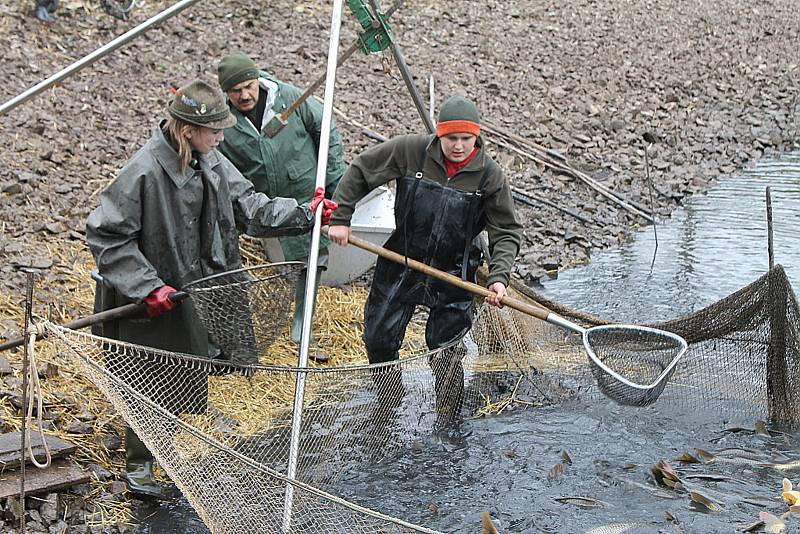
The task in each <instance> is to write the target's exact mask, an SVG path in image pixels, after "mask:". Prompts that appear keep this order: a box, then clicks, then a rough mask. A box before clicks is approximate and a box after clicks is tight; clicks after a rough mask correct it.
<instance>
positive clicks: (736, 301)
mask: <svg viewBox="0 0 800 534" xmlns="http://www.w3.org/2000/svg"><path fill="white" fill-rule="evenodd" d="M521 297H525V294H522V295H521ZM248 303H249V306H248V308H249V310H250V312H251V313H252V314H253V315H254V316H256V315H261V314H269V313H270V310H269V309H267V310H263V309H256V308H254V306H253V303H254V301H252V300H250V301H248ZM545 304H546V305H551V307H554V306H552V303H545ZM554 311H557V312H558V313H559V314H562V315H563V316H565V317H569V318H571V319H574V320H576V321H580V322H582V323H583V324H585V325H587V326H591V325H593V324H598V323H600V322H602V321H599V320H598V319H597V318H592V317H589V316H585V315H582V314H579V313H577V312H574V310H573V311H571V310H568V309H564V308H563V307H561V308H559V309H555V310H554ZM276 315H277V314H274V313H273V314H272V317H273V318H274V317H275V316H276ZM290 317H291V316H290V313H289V311H287V312H286V313H284V314H281V315H280V316H279V317H278V318H277V319H275V320H276V321H279V322H281V323H282V325H283V326H282V329H281V334H280V336H278V341H279V340H280V338H281V336H286V335H288V330H289V328H288V323H289V321H290ZM799 325H800V317H799V314H798V304H797V300H796V298H795V296H794V293H793V292H792V289H791V287H790V286H789V283H788V280H787V279H786V275H785V274H784V272H783V270H782V269H781V268H780V267H776V268H775V269H773V270H772V271H771V272H770V273H768V274H767V275H765V276H763V277H762V278H760V279H759V280H757V281H755V282H753V283H752V284H750V285H749V286H747V287H745V288H743V289H742V290H740V291H739V292H737V293H735V294H733V295H731V296H729V297H727V298H726V299H723V300H722V301H720V302H718V303H716V304H714V305H712V306H710V307H708V308H706V309H704V310H701V311H699V312H697V313H694V314H692V315H690V316H687V317H683V318H680V319H676V320H674V321H669V322H666V323H661V324H659V325H653V326H655V327H657V328H660V329H664V330H667V331H671V332H674V333H676V334H679V335H680V336H682V337H684V338H685V339H687V340H688V341H689V349H688V351H687V352H686V354H685V355H684V356H683V358H682V359H681V360H680V362H679V363H678V365H677V366H676V367H675V370H674V373H673V374H672V376H671V378H670V380H669V381H668V383H667V385H666V388H665V389H664V391H663V393H662V395H661V397H660V398H659V400H658V401H656V402H655V404H654V405H653V407H651V408H648V409H654V408H655V409H661V408H664V409H669V407H670V406H671V405H672V404H674V403H677V404H682V405H691V406H697V407H702V408H703V409H705V410H706V411H707V413H709V414H710V415H709V416H711V414H713V413H719V414H720V416H721V417H722V416H724V415H726V414H729V413H731V412H735V413H736V414H737V415H739V416H741V417H743V418H750V419H751V420H752V418H767V417H769V418H771V419H773V420H775V421H782V422H785V423H788V424H793V425H796V424H798V423H800V411H798V406H800V402H798V401H799V400H800V365H799V364H800V352H799V347H798V339H800V338H799V337H798V326H799ZM46 328H47V330H48V332H49V334H50V337H51V339H55V342H56V343H57V344H58V345H59V347H60V350H61V352H62V353H63V354H65V355H67V356H69V357H70V358H72V359H73V360H74V361H75V362H77V365H79V366H80V368H81V369H82V371H83V372H84V373H85V374H86V375H87V376H88V377H90V379H91V380H92V381H93V382H94V383H95V384H96V385H97V386H98V387H99V388H100V389H101V390H102V391H103V392H104V394H105V395H106V396H107V397H108V398H109V399H110V401H111V402H112V403H113V405H114V407H115V408H116V409H117V410H118V412H119V413H120V414H121V415H122V416H123V417H124V418H125V420H126V421H127V422H128V423H129V424H130V426H131V427H132V428H133V430H134V431H135V432H136V433H137V434H138V435H139V436H140V437H141V438H142V440H143V441H144V442H145V444H146V445H147V446H148V448H150V450H151V451H153V453H154V454H155V456H156V458H157V459H158V461H159V464H160V465H161V466H162V467H163V468H164V469H165V471H166V473H167V474H168V475H169V477H170V478H171V479H172V480H173V481H174V482H175V483H176V485H177V486H178V487H179V488H180V490H181V491H182V492H183V493H184V495H185V496H186V497H187V499H188V500H189V502H190V503H191V505H192V506H193V507H194V508H195V509H196V510H197V512H198V514H199V516H200V517H201V518H202V519H203V521H204V522H205V523H206V524H207V525H208V527H209V528H210V529H211V531H212V532H215V533H236V534H240V533H249V532H253V533H255V532H280V531H281V525H283V524H285V523H284V522H285V520H286V517H287V510H284V502H285V493H286V487H287V484H291V485H292V486H293V488H294V500H293V506H292V509H291V510H290V514H289V517H290V518H291V519H290V523H289V524H290V528H289V531H291V532H304V533H305V532H319V533H337V532H342V533H344V532H347V533H353V532H358V533H361V532H364V533H373V532H374V533H378V532H434V531H433V530H430V529H427V528H425V527H424V526H420V525H413V524H410V523H406V522H404V521H403V520H402V518H396V517H389V516H386V515H383V514H381V513H380V512H379V511H372V510H368V509H365V508H362V507H360V506H358V505H357V504H355V503H353V502H349V501H347V500H345V499H342V498H340V497H337V496H336V495H332V494H330V493H327V492H326V491H325V490H326V488H330V487H332V485H333V484H334V483H335V482H336V481H337V480H339V479H340V477H341V476H342V474H343V472H344V470H346V469H348V468H352V467H353V459H354V458H355V459H358V460H359V461H362V462H379V461H384V460H386V459H387V458H388V457H390V456H391V455H392V453H393V452H396V451H398V450H399V449H402V448H409V447H413V446H414V443H415V442H418V441H421V440H422V438H424V437H425V436H426V435H429V434H430V433H431V432H434V431H436V430H437V429H438V428H442V427H444V426H446V425H448V424H450V423H451V422H452V421H453V420H454V419H458V418H463V417H474V416H480V415H481V414H486V413H496V412H498V411H502V410H503V409H504V407H506V406H508V405H510V404H515V403H516V404H521V405H524V406H527V407H535V406H540V405H543V404H547V403H557V402H562V401H564V400H565V399H567V398H570V397H573V396H577V395H579V396H595V395H598V396H599V392H598V389H597V386H596V382H595V379H594V377H593V375H592V373H591V371H590V366H589V365H588V363H587V357H586V355H585V352H584V350H583V346H582V344H581V339H580V336H576V335H567V334H565V333H564V331H563V330H561V329H559V328H557V327H554V326H551V325H549V324H547V323H544V322H542V321H540V320H537V319H534V318H532V317H528V316H524V315H522V314H520V313H518V312H515V311H512V310H509V309H502V310H498V309H495V308H490V307H482V308H481V309H480V310H479V313H478V315H477V318H476V322H475V324H474V326H473V328H472V330H471V332H470V333H469V334H468V335H467V336H466V337H465V338H464V339H463V340H461V341H460V342H457V343H455V344H453V345H451V346H449V347H445V348H443V349H440V350H436V351H416V352H413V353H412V354H411V355H410V356H409V357H406V358H403V359H402V360H400V361H398V362H392V363H388V364H381V365H375V366H369V365H361V366H348V367H327V368H325V367H320V368H309V369H296V368H289V367H284V366H274V365H269V364H268V363H269V361H270V352H271V350H272V349H271V346H270V345H269V344H267V345H265V348H264V350H263V352H262V353H260V354H259V361H260V363H258V364H249V365H245V364H241V363H223V364H220V363H218V362H216V363H212V362H209V361H208V360H204V359H200V358H196V357H191V356H187V355H183V354H176V353H170V352H164V351H158V350H154V349H149V348H146V347H141V346H136V345H131V344H126V343H121V342H117V341H113V340H109V339H105V338H101V337H96V336H93V335H90V334H86V333H81V332H75V331H71V330H66V329H62V328H60V327H58V326H55V325H52V324H47V325H46ZM244 328H245V329H248V335H249V332H250V331H252V328H251V326H250V324H249V323H248V325H246V326H245V327H244ZM209 330H210V331H214V330H213V327H209ZM276 342H277V341H276ZM143 370H145V371H147V372H143ZM297 373H306V394H305V398H304V400H303V414H302V425H301V433H300V444H299V452H298V463H297V476H296V480H288V479H287V478H286V476H285V473H286V467H287V465H288V460H289V442H290V428H291V418H292V413H291V411H292V404H291V401H290V402H285V401H280V400H278V399H277V395H276V394H275V392H276V391H277V390H278V389H280V388H293V387H294V384H295V381H296V377H297ZM153 377H157V382H156V383H154V382H153V380H154V378H153ZM462 384H463V387H462ZM631 409H632V410H635V409H637V408H631ZM387 491H388V490H387Z"/></svg>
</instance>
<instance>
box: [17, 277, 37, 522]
mask: <svg viewBox="0 0 800 534" xmlns="http://www.w3.org/2000/svg"><path fill="white" fill-rule="evenodd" d="M27 274H28V280H27V287H26V290H25V328H24V329H23V335H24V336H25V340H26V343H25V347H24V348H23V351H22V408H21V409H22V422H21V425H20V438H19V441H20V450H19V454H20V456H19V457H20V462H19V509H20V515H19V531H20V532H21V533H22V534H25V450H26V449H27V448H28V447H27V438H28V428H27V418H26V413H25V409H26V407H27V406H28V366H29V361H28V358H29V356H30V355H29V354H28V343H27V339H28V335H29V331H30V328H31V322H32V321H33V284H34V274H33V272H32V271H28V273H27Z"/></svg>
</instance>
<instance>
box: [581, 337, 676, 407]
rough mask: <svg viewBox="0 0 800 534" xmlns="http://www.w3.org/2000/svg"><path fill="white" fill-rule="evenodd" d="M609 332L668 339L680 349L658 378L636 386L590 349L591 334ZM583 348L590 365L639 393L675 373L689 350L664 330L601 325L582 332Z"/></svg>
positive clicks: (652, 387)
mask: <svg viewBox="0 0 800 534" xmlns="http://www.w3.org/2000/svg"><path fill="white" fill-rule="evenodd" d="M611 330H626V331H635V332H646V333H648V334H652V335H655V336H660V337H664V338H669V339H670V340H672V341H674V342H675V343H676V345H677V346H678V347H680V349H679V350H678V353H677V355H676V356H675V357H674V358H673V359H672V360H671V361H670V363H669V364H668V365H667V366H666V367H665V368H664V370H663V371H662V372H661V374H660V375H659V376H658V378H656V379H655V380H654V381H653V382H651V383H650V384H637V383H636V382H632V381H630V380H628V379H627V378H625V377H624V376H622V375H620V374H619V373H618V372H616V371H614V370H613V369H611V368H610V367H609V366H608V365H606V364H605V363H604V362H603V361H602V360H601V359H600V358H598V357H597V354H595V351H594V349H593V348H592V345H591V343H590V342H589V337H590V336H591V335H592V334H593V333H597V332H601V331H611ZM583 346H584V348H585V349H586V353H587V354H588V355H589V359H590V360H591V362H592V364H594V365H596V366H597V367H599V368H600V369H601V370H602V371H603V372H605V373H606V374H608V375H610V376H611V377H612V378H613V379H614V380H616V381H618V382H620V383H621V384H624V385H625V386H627V387H629V388H634V389H637V390H641V391H648V390H653V389H655V388H657V387H659V386H660V385H661V384H662V383H663V382H665V381H666V380H667V379H668V378H669V377H670V375H672V373H673V372H674V371H675V367H676V366H677V365H678V362H679V361H680V359H681V358H682V357H683V355H684V354H685V353H686V349H688V348H689V345H688V343H687V342H686V340H685V339H683V338H682V337H681V336H679V335H677V334H673V333H672V332H667V331H666V330H659V329H657V328H650V327H649V326H635V325H601V326H595V327H592V328H589V329H587V330H584V332H583Z"/></svg>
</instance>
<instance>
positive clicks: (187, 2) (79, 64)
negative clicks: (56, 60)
mask: <svg viewBox="0 0 800 534" xmlns="http://www.w3.org/2000/svg"><path fill="white" fill-rule="evenodd" d="M199 1H200V0H182V1H181V2H178V3H177V4H175V5H173V6H172V7H170V8H167V9H165V10H164V11H162V12H161V13H159V14H157V15H155V16H153V17H150V18H149V19H147V20H146V21H144V22H143V23H141V24H139V25H138V26H136V27H135V28H132V29H130V30H128V31H127V32H125V33H123V34H122V35H120V36H119V37H117V38H116V39H114V40H113V41H111V42H110V43H108V44H106V45H103V46H101V47H100V48H98V49H97V50H95V51H94V52H92V53H90V54H87V55H86V56H84V57H83V58H82V59H79V60H78V61H76V62H75V63H73V64H72V65H70V66H69V67H67V68H65V69H62V70H60V71H58V72H57V73H55V74H53V75H52V76H50V77H49V78H47V79H46V80H44V81H41V82H39V83H38V84H36V85H34V86H33V87H31V88H30V89H28V90H27V91H24V92H22V93H20V94H19V95H17V96H15V97H14V98H12V99H11V100H9V101H7V102H5V103H4V104H2V105H0V115H4V114H6V113H8V112H9V111H11V110H12V109H14V108H15V107H17V106H19V105H20V104H22V103H23V102H26V101H28V100H30V99H31V98H33V97H34V96H36V95H38V94H39V93H41V92H43V91H45V90H47V89H49V88H50V87H52V86H53V85H55V84H57V83H58V82H60V81H61V80H63V79H65V78H68V77H69V76H71V75H73V74H75V73H76V72H78V71H79V70H81V69H83V68H84V67H88V66H89V65H91V64H92V63H94V62H95V61H97V60H98V59H101V58H104V57H105V56H107V55H108V54H110V53H111V52H113V51H114V50H116V49H117V48H119V47H120V46H122V45H124V44H126V43H127V42H128V41H131V40H132V39H134V38H136V37H138V36H139V35H141V34H143V33H145V32H146V31H147V30H149V29H150V28H151V27H153V26H155V25H156V24H159V23H161V22H163V21H165V20H167V19H169V18H171V17H174V16H175V15H177V14H178V13H180V12H181V11H183V10H184V9H186V8H187V7H191V6H192V5H193V4H196V3H197V2H199Z"/></svg>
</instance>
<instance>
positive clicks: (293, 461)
mask: <svg viewBox="0 0 800 534" xmlns="http://www.w3.org/2000/svg"><path fill="white" fill-rule="evenodd" d="M342 5H343V0H334V2H333V12H332V14H331V38H330V46H329V48H328V70H327V74H326V78H325V99H324V101H323V108H322V131H321V132H320V136H319V154H318V156H317V180H316V185H315V188H318V187H322V188H324V187H325V177H326V175H327V172H328V144H329V143H330V136H331V119H332V116H333V89H334V83H335V81H336V56H337V54H338V50H339V30H340V28H341V25H342ZM321 226H322V205H320V206H319V208H318V209H317V212H316V213H315V214H314V230H313V231H312V233H311V250H310V251H309V254H308V265H307V266H306V294H305V300H304V302H303V331H302V335H301V337H300V355H299V357H298V360H299V361H298V364H297V366H298V367H300V368H301V369H302V368H304V367H308V348H309V345H310V344H311V327H312V317H313V313H314V299H315V298H316V295H314V288H315V287H316V278H317V261H318V259H319V238H320V233H321ZM305 382H306V373H305V372H303V371H299V372H298V373H297V380H296V383H295V391H294V409H293V411H292V434H291V441H290V444H289V465H288V468H287V472H286V475H287V477H288V478H289V480H294V479H295V476H296V473H297V454H298V448H299V445H300V427H301V423H302V414H303V395H304V393H305ZM293 502H294V486H292V484H291V483H287V484H286V498H285V500H284V508H283V525H282V527H283V532H289V531H290V529H291V521H292V504H293Z"/></svg>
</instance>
